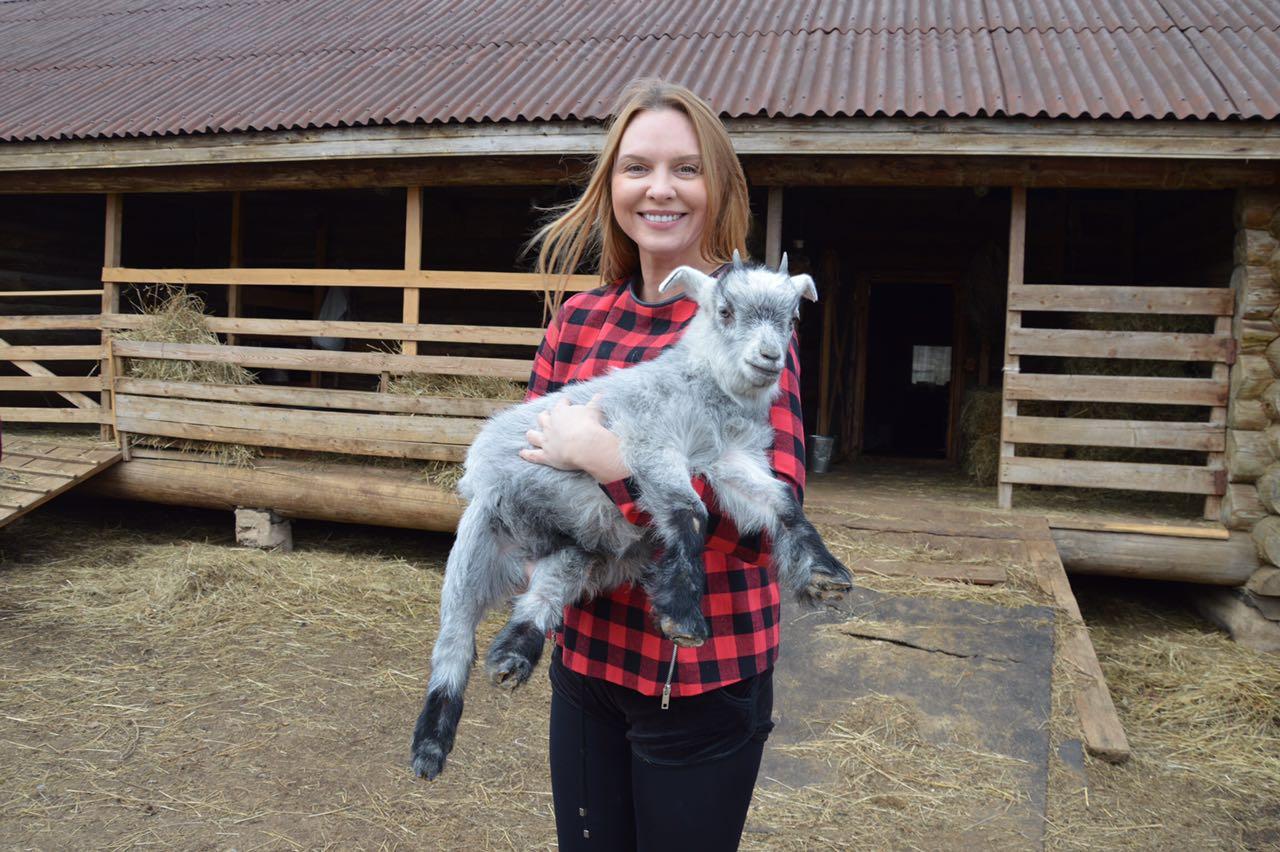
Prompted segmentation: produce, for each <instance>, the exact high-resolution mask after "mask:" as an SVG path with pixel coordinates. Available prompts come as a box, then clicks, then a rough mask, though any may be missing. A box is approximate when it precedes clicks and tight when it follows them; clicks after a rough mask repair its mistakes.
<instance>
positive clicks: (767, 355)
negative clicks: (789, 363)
mask: <svg viewBox="0 0 1280 852" xmlns="http://www.w3.org/2000/svg"><path fill="white" fill-rule="evenodd" d="M760 357H761V358H763V359H765V360H766V361H777V360H779V359H781V358H782V351H781V350H779V349H778V348H776V347H774V346H761V347H760Z"/></svg>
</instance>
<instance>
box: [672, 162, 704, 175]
mask: <svg viewBox="0 0 1280 852" xmlns="http://www.w3.org/2000/svg"><path fill="white" fill-rule="evenodd" d="M676 174H678V175H680V176H682V177H697V176H698V175H700V174H701V172H700V171H699V170H698V167H697V166H691V165H683V166H680V167H678V168H677V169H676Z"/></svg>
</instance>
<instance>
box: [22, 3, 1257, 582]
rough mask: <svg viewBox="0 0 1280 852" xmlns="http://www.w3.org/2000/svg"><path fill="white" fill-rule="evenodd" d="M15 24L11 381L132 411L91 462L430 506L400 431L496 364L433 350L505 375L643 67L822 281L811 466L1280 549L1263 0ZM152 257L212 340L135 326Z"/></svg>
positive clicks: (1252, 557)
mask: <svg viewBox="0 0 1280 852" xmlns="http://www.w3.org/2000/svg"><path fill="white" fill-rule="evenodd" d="M0 31H3V32H4V33H5V36H6V37H5V39H4V41H3V45H2V46H0V53H2V54H3V55H4V62H3V65H2V66H0V81H2V84H0V314H3V316H0V340H2V341H3V343H2V344H0V345H2V346H3V347H4V350H3V352H2V353H0V354H2V355H3V357H4V359H5V360H4V362H3V366H2V367H0V395H2V396H3V399H0V418H2V419H3V421H4V423H5V425H6V439H7V442H8V445H9V446H8V447H7V448H6V449H9V450H13V451H16V452H17V453H19V455H18V456H17V457H18V458H22V456H21V455H20V454H21V452H22V449H21V448H22V444H21V441H22V440H24V438H22V437H21V435H22V434H23V430H24V429H25V428H26V427H28V425H29V424H36V425H40V426H42V428H44V429H45V430H46V431H45V434H49V432H48V431H47V430H49V429H55V430H56V431H57V433H58V434H61V433H63V432H66V431H68V430H76V429H78V430H79V431H80V432H82V433H86V434H92V435H101V437H102V438H104V439H106V440H108V441H111V442H114V443H115V444H116V445H117V447H118V448H119V450H120V453H121V460H120V461H118V462H116V463H114V464H110V465H107V466H106V468H105V469H104V470H102V471H101V472H100V473H97V474H96V475H95V476H94V477H93V479H92V481H91V482H87V483H86V484H85V486H84V487H85V489H86V490H92V491H94V492H96V493H99V494H107V495H114V496H118V497H125V498H130V499H138V500H145V501H153V502H157V503H170V504H178V505H193V506H205V507H213V508H222V509H234V508H237V507H251V508H252V507H256V508H260V509H268V510H271V511H273V512H275V513H276V514H277V515H278V516H279V517H282V518H286V519H287V518H290V517H303V518H319V519H327V520H335V521H348V522H362V523H374V524H386V525H396V526H404V527H413V528H425V529H438V530H447V529H450V528H451V527H452V525H453V523H454V522H455V520H456V518H457V516H458V513H459V503H458V500H457V498H456V497H455V496H454V495H453V494H452V492H451V491H450V489H449V488H448V487H446V486H441V485H438V484H433V483H432V482H430V481H427V480H424V479H423V477H422V476H421V475H420V473H419V471H418V467H420V466H421V464H425V463H428V462H456V461H458V460H460V459H461V458H462V456H463V454H464V453H465V449H466V445H467V443H468V441H469V440H470V438H471V437H472V436H473V435H474V434H475V432H476V430H477V428H478V427H479V426H480V424H481V423H482V422H483V418H484V417H485V416H487V415H489V414H490V413H492V412H493V411H495V410H497V409H498V408H499V407H501V406H502V405H504V404H508V403H507V402H506V401H504V398H503V397H504V394H503V393H500V392H497V391H491V392H487V393H480V394H478V395H477V394H475V393H471V394H469V395H465V396H463V395H459V394H458V393H456V392H451V391H449V390H448V389H447V388H448V387H449V385H448V383H447V382H445V383H443V384H441V382H440V379H441V377H444V378H446V379H447V378H448V377H469V378H479V379H483V380H484V381H485V382H487V383H488V384H486V385H483V387H488V388H490V389H492V388H499V390H500V389H501V388H502V387H503V386H504V385H506V386H508V389H509V388H510V386H515V385H517V384H518V383H519V382H521V381H522V380H523V379H525V378H526V377H527V375H528V372H529V364H530V359H531V356H532V352H533V349H534V347H535V346H536V344H537V342H538V340H539V339H540V336H541V333H542V328H543V327H544V324H545V322H546V321H547V316H548V304H549V302H548V298H547V296H548V291H549V288H551V287H552V286H554V285H553V283H551V282H548V281H545V280H543V279H541V278H539V277H538V276H536V275H534V274H532V273H531V271H530V269H531V265H530V261H529V258H528V257H527V256H526V255H525V254H524V253H523V251H522V249H523V246H524V244H525V241H526V240H527V239H528V238H529V236H530V234H531V232H532V230H533V228H534V227H535V225H536V224H537V223H538V222H539V220H540V218H541V217H542V216H543V215H545V211H546V210H547V209H548V208H550V207H552V206H554V205H555V204H557V203H559V202H563V201H564V200H566V199H568V198H570V197H572V195H573V193H574V192H575V191H576V188H577V187H578V186H580V184H581V181H582V178H583V176H584V174H585V173H586V170H587V169H588V168H589V165H590V162H591V158H592V155H593V154H594V152H595V151H596V150H597V149H598V146H599V145H600V142H601V139H602V137H603V130H602V127H603V120H604V119H605V118H606V116H607V114H608V110H609V108H610V105H611V103H612V101H613V99H614V97H615V96H616V94H617V93H618V92H619V90H620V89H621V88H622V87H623V86H624V85H625V84H626V83H627V82H629V81H630V80H632V79H634V78H636V77H639V76H657V77H662V78H665V79H669V80H673V81H677V82H681V83H684V84H687V85H688V86H690V87H691V88H692V89H694V90H695V91H697V92H698V93H700V94H701V95H703V96H704V97H706V98H707V99H708V100H709V102H710V103H711V104H712V105H713V106H714V107H715V108H716V109H718V110H719V111H720V113H721V115H722V117H723V118H724V121H725V123H726V125H727V126H728V128H729V132H730V134H731V136H732V138H733V140H734V144H735V146H736V149H737V151H738V153H739V155H740V157H741V160H742V163H743V165H744V167H745V170H746V173H747V176H748V179H749V181H750V185H751V202H752V207H753V213H754V214H755V224H754V227H753V230H752V234H751V238H750V246H749V248H750V250H751V252H752V254H753V255H755V256H756V257H758V258H761V259H764V260H766V261H768V262H776V261H777V259H778V258H779V256H780V255H781V253H782V252H783V251H786V252H788V253H789V256H790V259H791V264H792V268H793V269H794V268H796V267H801V268H805V269H808V270H809V271H811V272H812V273H813V275H814V277H815V278H816V280H817V282H818V286H819V290H820V293H821V301H820V302H819V305H818V306H817V308H816V309H814V310H811V311H810V312H809V313H808V315H807V316H806V317H805V319H804V322H803V326H802V329H801V340H802V375H803V381H804V395H805V411H806V421H807V422H806V426H807V427H808V428H807V431H808V432H810V433H811V434H812V435H815V436H823V437H829V438H831V439H832V446H833V448H834V465H833V469H832V472H831V473H828V474H823V475H815V476H814V477H813V481H812V488H811V496H812V497H813V498H815V499H816V500H818V501H819V502H820V503H821V505H825V506H840V505H845V504H849V505H853V504H856V503H857V502H858V501H860V500H861V501H866V500H871V499H878V498H879V497H885V498H886V499H890V498H892V499H897V500H902V501H904V502H905V503H906V504H910V503H911V501H912V500H916V501H917V502H919V505H921V506H927V505H930V504H931V501H932V503H936V502H938V501H941V502H956V501H961V500H965V501H968V502H969V504H971V505H981V506H984V507H987V508H990V509H999V510H1006V511H1011V512H1018V511H1020V510H1027V508H1028V507H1030V510H1033V511H1035V512H1039V513H1040V514H1042V515H1043V516H1044V517H1045V518H1047V519H1048V523H1049V526H1050V527H1051V528H1052V530H1053V536H1054V540H1055V541H1056V543H1057V545H1058V549H1059V551H1060V553H1061V554H1062V558H1063V561H1064V562H1065V563H1066V565H1067V567H1068V569H1069V570H1075V571H1083V572H1089V571H1093V572H1104V573H1119V574H1128V575H1133V576H1143V577H1154V578H1163V579H1183V580H1191V581H1195V582H1201V583H1208V584H1213V585H1219V586H1226V587H1242V586H1244V585H1245V584H1246V582H1252V586H1253V587H1254V591H1256V592H1258V593H1264V592H1266V593H1270V594H1274V593H1276V592H1280V587H1277V583H1278V582H1280V580H1277V579H1276V578H1277V577H1278V576H1280V574H1277V573H1276V569H1274V568H1272V567H1269V566H1270V565H1274V564H1278V563H1280V464H1277V459H1278V458H1280V383H1277V382H1276V381H1275V377H1276V376H1277V375H1278V374H1280V342H1277V341H1278V339H1280V328H1278V327H1277V324H1276V317H1275V316H1274V313H1275V311H1276V309H1277V307H1280V254H1278V253H1277V237H1280V214H1278V211H1280V123H1278V122H1277V116H1280V7H1277V5H1276V4H1275V3H1274V2H1268V0H1161V1H1160V2H1157V0H1128V1H1127V2H1120V1H1119V0H1070V2H1048V0H1036V2H1028V3H1018V4H996V3H972V2H959V0H948V2H940V3H907V2H887V0H884V1H883V2H871V1H870V0H867V2H861V1H860V0H847V2H829V3H828V2H824V3H794V2H782V0H767V2H755V1H754V0H753V2H746V0H715V2H706V3H695V4H674V3H639V2H632V0H619V2H614V3H607V4H602V3H594V2H588V0H566V2H563V3H560V4H556V5H555V6H554V7H553V6H548V5H546V4H537V3H514V2H507V0H472V1H471V2H463V3H449V4H444V3H439V2H434V1H433V0H395V2H388V3H382V2H379V3H373V2H363V0H317V2H311V3H306V4H297V3H292V2H286V1H285V0H255V2H248V1H247V0H228V1H227V2H224V3H220V4H217V5H216V6H210V5H205V4H198V5H195V4H192V5H185V4H171V3H161V2H154V1H153V0H127V1H126V0H104V2H101V3H97V4H93V6H92V8H89V7H86V6H84V4H78V3H71V2H68V1H67V0H52V2H45V3H39V4H36V3H30V2H15V3H7V4H3V6H2V7H0ZM587 272H589V270H583V273H584V274H582V275H579V276H576V277H574V278H573V279H572V280H570V281H569V282H568V287H569V289H584V288H589V287H592V286H596V284H597V283H598V282H597V281H596V280H595V279H594V278H593V277H591V276H590V275H589V274H585V273H587ZM164 288H184V291H185V292H187V293H190V294H194V295H197V296H198V297H199V298H200V300H201V303H202V305H203V310H204V311H205V312H206V313H207V319H206V320H205V328H206V330H207V332H208V334H209V337H208V339H206V340H205V341H204V342H194V343H193V342H181V341H175V340H167V341H166V340H155V339H147V335H146V334H145V333H143V332H145V327H146V326H147V325H148V323H149V319H148V316H147V315H146V309H147V306H148V305H149V304H154V302H155V300H156V299H157V298H158V296H157V294H158V293H159V292H161V291H162V290H163V289H164ZM143 361H146V362H149V363H161V364H163V363H166V362H172V363H173V364H174V365H191V364H196V365H205V366H208V365H223V366H227V367H228V368H239V369H240V370H241V371H242V375H243V376H244V377H245V378H244V382H229V381H209V380H204V381H193V380H189V379H183V378H181V372H180V371H178V372H175V373H174V374H173V375H175V376H179V377H178V378H174V377H172V376H170V377H168V378H157V377H154V375H152V377H147V375H144V374H140V373H137V372H135V371H133V370H131V368H130V365H131V364H136V363H139V362H143ZM155 375H161V376H166V375H169V374H165V373H159V374H155ZM424 376H425V377H430V379H431V381H432V382H435V384H431V383H430V382H428V383H426V384H421V385H413V384H412V382H409V385H410V386H411V387H414V388H417V390H415V391H414V392H411V393H396V392H393V391H394V390H395V389H396V386H397V383H398V382H399V383H402V384H403V383H404V382H405V381H406V380H409V379H412V378H413V377H424ZM455 384H456V383H455ZM424 387H425V388H437V390H427V391H423V390H422V388H424ZM439 388H445V390H439ZM505 396H507V397H509V396H510V394H505ZM984 401H985V404H986V408H987V411H988V412H989V415H988V416H987V417H986V419H985V420H984V418H983V417H981V416H979V415H978V414H973V415H972V416H970V415H969V414H967V413H966V412H978V411H979V409H980V408H981V407H982V405H981V403H983V402H984ZM15 435H18V436H19V437H15ZM15 441H18V443H17V444H15V443H14V442H15ZM218 445H236V446H247V447H252V448H254V451H255V452H256V453H257V454H258V459H257V461H256V462H255V463H254V464H252V465H248V466H246V465H239V466H237V465H228V464H224V463H219V461H218V460H217V458H216V453H212V452H210V450H211V449H216V447H217V446H218ZM979 445H983V446H985V450H984V452H986V454H987V455H986V464H987V467H988V472H987V473H986V474H982V473H981V472H977V474H976V475H978V476H980V477H982V476H985V477H986V479H987V482H986V483H982V484H974V483H972V482H970V480H969V479H968V478H966V476H965V475H963V474H962V473H960V470H961V465H962V463H964V465H966V466H967V467H968V469H969V470H970V471H971V472H973V467H974V463H975V462H974V459H975V458H977V457H978V456H979ZM193 447H194V448H199V449H198V450H193ZM15 448H16V450H15ZM30 455H33V453H28V456H30ZM13 457H14V456H12V455H11V456H10V458H13ZM388 460H390V461H388ZM397 460H399V461H397ZM406 460H407V461H406ZM95 464H97V462H95ZM36 473H37V479H38V477H39V471H38V470H37V471H36ZM46 475H47V476H48V477H54V479H55V480H56V479H57V474H56V471H54V470H53V469H50V470H49V471H47V473H46ZM66 478H69V477H66V476H64V477H63V479H66ZM63 484H65V483H63ZM42 487H44V486H43V485H41V483H40V482H37V483H36V486H35V487H29V488H28V491H29V492H30V493H32V494H34V493H35V492H36V491H37V490H39V488H42ZM877 489H880V490H877ZM6 499H9V498H6ZM31 499H32V500H34V499H35V498H34V497H32V498H31ZM1055 501H1056V502H1055ZM21 503H22V499H16V502H15V506H16V505H18V504H21ZM1148 504H1149V505H1150V507H1152V508H1150V510H1149V511H1147V510H1144V512H1143V513H1136V512H1135V511H1133V507H1134V506H1135V505H1141V506H1147V505H1148ZM1084 509H1088V510H1089V511H1084ZM921 511H922V512H923V513H925V514H927V512H928V510H925V509H922V510H921ZM1255 539H1256V542H1255ZM1258 553H1261V554H1262V560H1261V561H1259V557H1258V555H1257V554H1258ZM1251 578H1252V580H1251Z"/></svg>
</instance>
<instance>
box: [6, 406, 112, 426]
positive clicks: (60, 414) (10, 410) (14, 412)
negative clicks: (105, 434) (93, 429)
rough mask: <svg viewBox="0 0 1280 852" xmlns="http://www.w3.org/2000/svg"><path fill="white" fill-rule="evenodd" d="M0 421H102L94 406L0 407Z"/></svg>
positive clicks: (102, 416)
mask: <svg viewBox="0 0 1280 852" xmlns="http://www.w3.org/2000/svg"><path fill="white" fill-rule="evenodd" d="M0 421H4V422H8V423H104V422H106V420H105V415H104V414H103V412H102V410H101V409H96V408H16V407H12V406H7V407H3V408H0Z"/></svg>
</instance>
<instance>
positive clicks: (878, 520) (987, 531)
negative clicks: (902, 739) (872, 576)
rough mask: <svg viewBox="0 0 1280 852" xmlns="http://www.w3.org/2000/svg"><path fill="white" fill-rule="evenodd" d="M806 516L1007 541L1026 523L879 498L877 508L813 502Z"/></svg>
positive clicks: (861, 526) (854, 526)
mask: <svg viewBox="0 0 1280 852" xmlns="http://www.w3.org/2000/svg"><path fill="white" fill-rule="evenodd" d="M805 516H806V517H807V518H808V519H809V520H810V521H811V522H812V523H814V524H824V525H827V526H839V527H844V528H845V529H851V530H876V531H882V532H898V533H925V534H928V535H937V536H957V537H965V538H982V539H1002V540H1006V541H1021V540H1022V539H1023V538H1024V537H1025V536H1026V531H1025V529H1024V528H1023V524H1022V522H1021V521H1020V519H1017V518H1013V517H1007V516H1004V515H996V514H994V513H992V514H986V513H980V512H960V511H956V510H949V509H947V508H945V507H941V506H936V505H926V504H921V503H915V504H909V503H903V504H900V505H899V506H895V505H894V504H891V503H886V502H885V501H882V500H876V501H875V508H874V509H872V508H870V507H867V508H866V509H865V510H862V509H857V508H854V507H851V506H849V507H846V506H842V507H841V508H839V509H826V508H821V507H817V506H814V505H812V501H810V504H809V506H808V508H807V509H806V511H805Z"/></svg>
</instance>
